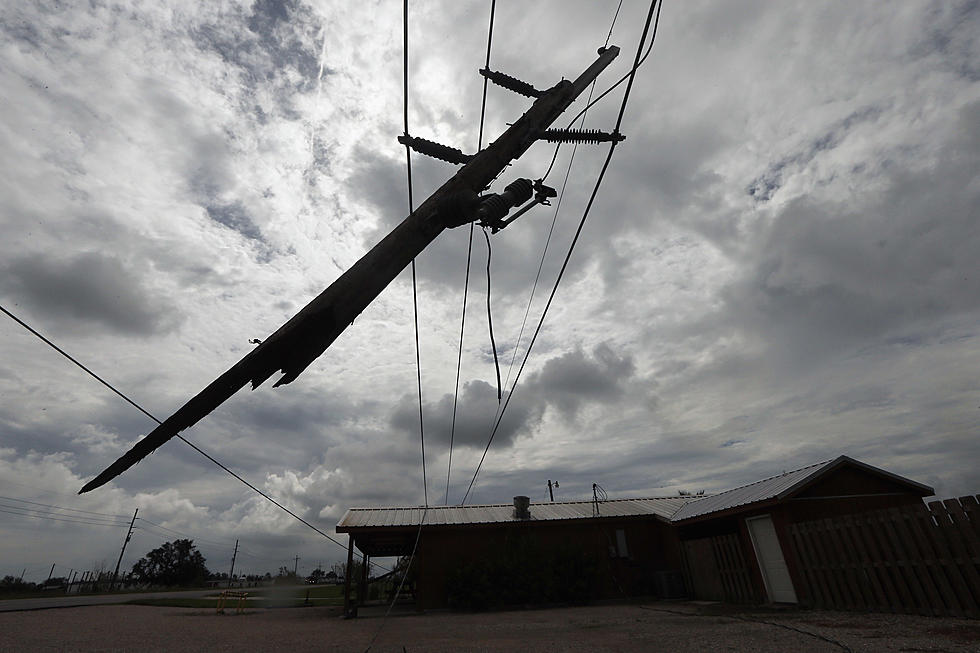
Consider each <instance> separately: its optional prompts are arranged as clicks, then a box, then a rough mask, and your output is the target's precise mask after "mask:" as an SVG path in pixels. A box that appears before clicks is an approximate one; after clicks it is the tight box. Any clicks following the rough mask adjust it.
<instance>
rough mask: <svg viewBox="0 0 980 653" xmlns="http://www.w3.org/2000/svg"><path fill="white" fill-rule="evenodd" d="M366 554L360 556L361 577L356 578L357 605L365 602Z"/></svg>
mask: <svg viewBox="0 0 980 653" xmlns="http://www.w3.org/2000/svg"><path fill="white" fill-rule="evenodd" d="M367 566H368V554H366V553H365V554H364V555H363V556H361V577H360V578H358V579H357V605H365V604H367Z"/></svg>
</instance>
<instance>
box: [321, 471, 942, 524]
mask: <svg viewBox="0 0 980 653" xmlns="http://www.w3.org/2000/svg"><path fill="white" fill-rule="evenodd" d="M845 463H847V464H851V465H856V466H857V467H860V468H863V469H865V470H868V471H870V472H872V473H877V474H881V475H884V476H886V477H888V478H891V479H893V480H895V481H898V482H900V483H905V484H908V485H910V486H911V487H914V488H918V489H919V490H920V491H921V492H922V494H923V495H929V494H933V493H934V491H933V489H932V488H931V487H929V486H927V485H923V484H921V483H917V482H916V481H912V480H909V479H907V478H904V477H902V476H899V475H897V474H893V473H892V472H888V471H885V470H883V469H879V468H877V467H873V466H871V465H868V464H867V463H862V462H861V461H859V460H854V459H853V458H849V457H847V456H839V457H837V458H834V459H832V460H825V461H823V462H819V463H816V464H813V465H807V466H806V467H801V468H800V469H795V470H793V471H791V472H785V473H783V474H780V475H779V476H773V477H770V478H766V479H763V480H761V481H756V482H755V483H749V484H748V485H743V486H741V487H737V488H734V489H732V490H726V491H725V492H721V493H720V494H715V495H709V496H705V497H697V496H684V497H680V496H678V497H654V498H650V499H615V500H612V501H602V502H600V503H599V514H600V516H601V517H633V516H637V517H638V516H643V515H653V516H656V517H659V518H661V519H663V520H665V521H671V522H677V521H682V520H685V519H691V518H694V517H701V516H703V515H707V514H710V513H714V512H721V511H723V510H728V509H731V508H737V507H739V506H745V505H749V504H752V503H758V502H762V501H768V500H772V499H784V498H786V496H788V495H790V494H792V493H793V492H795V491H796V490H798V489H800V488H801V487H802V486H803V485H805V484H806V483H807V482H809V481H811V480H813V478H814V477H816V476H818V475H819V474H821V473H823V472H824V471H827V470H829V469H830V468H833V467H836V466H837V465H839V464H845ZM592 508H593V503H592V501H562V502H557V503H532V504H531V521H553V520H563V519H585V518H591V517H593V512H592ZM423 510H424V508H422V507H421V506H412V507H407V508H351V509H350V510H348V511H347V514H345V515H344V517H343V519H341V520H340V523H339V524H337V528H338V530H339V529H341V528H344V529H347V528H370V527H381V526H396V527H397V526H418V525H419V520H421V519H422V513H423ZM513 512H514V506H513V505H512V504H509V503H498V504H491V505H482V506H432V507H430V508H429V509H428V513H427V514H426V517H425V523H426V524H427V525H434V526H435V525H455V524H495V523H505V522H512V521H516V520H515V519H514V517H513Z"/></svg>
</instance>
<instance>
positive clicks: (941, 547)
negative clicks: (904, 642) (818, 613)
mask: <svg viewBox="0 0 980 653" xmlns="http://www.w3.org/2000/svg"><path fill="white" fill-rule="evenodd" d="M790 535H791V537H792V540H793V544H794V546H795V548H796V552H797V557H798V559H799V561H800V565H801V572H802V573H801V576H802V577H801V578H800V581H801V582H802V583H804V584H805V585H806V588H805V589H806V591H805V595H806V596H807V597H809V602H810V603H812V604H813V605H815V606H817V607H822V608H835V609H845V610H877V611H892V612H904V613H910V612H917V613H920V614H932V615H950V616H973V617H978V616H980V503H978V501H977V497H975V496H966V497H960V498H959V499H947V500H946V501H933V502H932V503H930V504H929V505H928V506H925V505H913V506H905V507H902V508H889V509H886V510H877V511H873V512H868V513H864V514H859V515H848V516H844V517H837V518H829V519H818V520H813V521H807V522H798V523H796V524H793V525H792V526H791V528H790ZM736 544H737V542H736Z"/></svg>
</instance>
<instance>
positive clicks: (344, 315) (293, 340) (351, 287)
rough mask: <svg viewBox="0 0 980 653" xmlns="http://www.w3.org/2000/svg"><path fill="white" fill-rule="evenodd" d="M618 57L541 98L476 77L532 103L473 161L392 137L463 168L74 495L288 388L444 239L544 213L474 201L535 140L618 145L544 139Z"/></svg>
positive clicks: (528, 189) (511, 84) (612, 51)
mask: <svg viewBox="0 0 980 653" xmlns="http://www.w3.org/2000/svg"><path fill="white" fill-rule="evenodd" d="M618 54H619V48H618V47H616V46H610V47H606V48H600V50H599V57H598V58H597V59H596V60H595V61H594V62H593V63H592V65H591V66H589V67H588V68H587V69H586V70H585V71H584V72H583V73H582V74H581V75H579V77H578V79H576V80H575V81H574V82H572V81H568V80H565V79H563V80H562V81H560V82H558V83H557V84H555V85H554V86H553V87H551V88H550V89H548V90H546V91H539V90H537V89H535V88H534V87H533V86H531V85H530V84H527V83H525V82H521V81H520V80H517V79H514V78H513V77H509V76H507V75H504V74H502V73H499V72H494V71H490V70H481V71H480V72H481V74H482V75H484V76H485V77H487V78H488V79H490V80H491V81H493V82H494V83H497V84H499V85H501V86H504V87H506V88H508V89H510V90H513V91H515V92H517V93H521V94H523V95H527V96H529V97H534V98H536V99H535V101H534V104H532V105H531V108H530V109H528V110H527V112H525V113H524V115H523V116H521V117H520V118H518V119H517V121H515V122H514V123H513V124H512V125H511V126H510V127H509V128H508V129H507V130H506V131H505V132H504V133H503V134H502V135H501V136H500V137H499V138H498V139H497V140H496V141H494V142H493V143H491V144H490V145H489V146H487V148H486V149H484V150H482V151H480V152H479V153H477V154H475V155H472V156H470V155H466V154H463V153H462V152H461V151H459V150H456V149H453V148H449V147H446V146H444V145H439V144H438V143H432V142H431V141H426V140H424V139H419V138H412V137H411V136H409V135H408V134H404V135H403V136H401V137H399V141H401V142H402V143H405V144H406V145H408V146H410V147H413V148H415V149H417V150H419V151H420V152H422V153H424V154H429V155H431V156H435V157H437V158H441V159H444V160H446V161H450V162H452V163H456V164H465V165H463V167H462V168H461V169H460V170H459V171H458V172H457V173H456V174H455V175H454V176H453V177H452V178H451V179H449V181H447V182H446V183H444V184H443V185H442V186H441V187H440V188H439V189H438V190H436V191H435V192H434V193H433V194H432V195H431V196H430V197H429V198H428V199H427V200H425V202H423V203H422V204H421V205H420V206H419V207H418V208H417V209H415V211H413V212H412V214H411V215H409V216H408V217H407V218H405V220H404V221H403V222H402V223H401V224H399V225H398V226H397V227H395V228H394V230H392V232H391V233H389V234H388V235H387V236H385V237H384V239H383V240H382V241H381V242H379V243H378V244H377V245H375V246H374V247H373V248H372V249H371V251H369V252H368V253H367V254H365V255H364V256H363V257H362V258H361V259H360V260H359V261H357V263H355V264H354V265H353V266H351V268H350V269H349V270H347V271H346V272H345V273H344V274H343V275H341V276H340V278H338V279H337V280H336V281H334V282H333V283H332V284H331V285H330V286H329V287H328V288H327V289H326V290H324V291H323V292H322V293H320V295H319V296H317V297H316V298H315V299H313V301H311V302H310V303H309V304H307V305H306V307H304V308H303V310H301V311H300V312H299V313H297V314H296V315H295V316H293V317H292V318H291V319H290V320H289V321H288V322H286V323H285V324H284V325H282V326H281V327H279V329H278V330H276V331H275V332H274V333H273V334H272V335H270V336H269V337H268V338H266V339H265V340H264V341H263V342H261V343H260V344H259V345H258V346H257V347H256V348H255V349H253V350H252V351H251V352H249V353H248V354H247V355H246V356H245V357H244V358H242V359H241V360H240V361H239V362H238V363H236V364H235V365H234V366H232V367H231V368H230V369H229V370H228V371H227V372H225V373H224V374H222V375H221V376H219V377H218V378H217V379H215V380H214V381H213V382H212V383H211V384H210V385H208V386H207V387H206V388H204V390H202V391H201V392H199V393H198V394H197V395H196V396H194V397H193V398H192V399H191V400H190V401H188V402H187V403H186V404H184V405H183V406H182V407H181V408H180V409H178V410H177V412H175V413H174V414H173V415H171V416H170V417H168V418H167V419H166V420H164V421H163V422H162V423H161V424H160V425H159V426H157V427H156V428H155V429H153V431H151V432H150V433H149V434H148V435H147V436H146V437H144V438H143V439H142V440H140V441H139V442H137V443H136V445H135V446H134V447H133V448H132V449H130V450H129V451H128V452H126V453H125V454H124V455H123V456H121V457H120V458H119V459H118V460H117V461H116V462H114V463H113V464H112V465H110V466H109V467H108V468H107V469H105V470H104V471H103V472H102V473H101V474H99V475H98V476H97V477H95V478H94V479H93V480H91V481H89V482H88V483H87V484H85V486H84V487H82V489H81V491H80V492H79V493H80V494H81V493H82V492H88V491H89V490H94V489H95V488H97V487H99V486H101V485H104V484H105V483H108V482H109V481H111V480H112V479H113V478H115V477H116V476H118V475H119V474H121V473H122V472H124V471H126V470H127V469H129V468H130V467H131V466H133V465H135V464H136V463H138V462H139V461H140V460H142V459H143V458H144V457H146V456H147V455H149V454H150V453H152V452H153V451H154V450H155V449H156V448H157V447H159V446H160V445H162V444H163V443H165V442H167V441H168V440H170V439H171V438H172V437H174V436H176V435H177V434H178V433H179V432H180V431H182V430H184V429H186V428H188V427H190V426H192V425H194V424H196V423H197V422H198V421H199V420H201V419H202V418H204V417H205V416H206V415H208V414H209V413H210V412H211V411H213V410H214V409H215V408H217V407H218V406H220V405H221V404H222V403H223V402H224V401H226V400H227V399H228V398H230V397H231V396H232V395H234V394H235V393H236V392H238V391H239V390H240V389H241V388H243V387H244V386H245V385H246V384H249V383H251V385H252V388H253V389H254V388H256V387H258V386H259V385H261V384H262V383H264V382H265V381H266V380H268V379H269V377H271V376H272V375H273V374H276V373H277V372H280V371H281V372H282V373H283V376H282V377H280V378H279V380H278V381H276V383H275V386H280V385H283V384H286V383H290V382H292V381H293V380H294V379H296V377H297V376H299V375H300V374H301V373H302V372H303V370H305V369H306V368H307V367H308V366H309V365H310V364H311V363H312V362H313V361H314V360H315V359H316V358H317V357H318V356H320V354H322V353H323V352H324V351H326V349H327V347H329V346H330V345H331V343H333V341H334V340H336V339H337V337H338V336H339V335H340V334H341V333H343V331H344V330H345V329H346V328H347V326H348V325H350V324H351V323H352V322H353V321H354V318H356V317H357V316H358V315H360V314H361V312H362V311H363V310H364V309H365V308H367V306H368V304H370V303H371V302H372V301H373V300H374V299H375V298H376V297H377V296H378V295H379V294H380V293H381V291H382V290H384V289H385V288H386V287H387V286H388V284H390V283H391V282H392V281H393V280H394V279H395V277H397V276H398V274H399V273H400V272H401V271H402V270H403V269H405V267H406V266H407V265H408V264H409V263H410V262H411V261H412V260H413V259H415V257H417V256H418V255H419V254H420V253H421V252H422V250H424V249H425V248H426V246H427V245H429V243H431V242H432V241H433V240H434V239H435V238H436V236H438V235H439V234H440V233H442V231H443V230H444V229H446V228H449V227H458V226H461V225H464V224H466V223H468V222H475V221H478V220H479V221H480V223H481V224H483V225H485V226H488V227H490V228H491V230H493V231H497V230H499V229H501V228H503V227H504V226H506V225H507V224H508V223H509V222H512V221H513V219H514V217H516V216H513V217H511V218H510V219H508V220H504V217H505V216H506V215H507V213H508V211H509V210H510V209H511V208H516V207H518V206H520V205H521V204H525V203H527V202H528V200H530V199H531V193H532V189H536V190H537V191H538V192H537V197H536V198H535V200H534V202H535V203H547V198H548V197H551V196H553V195H554V190H552V189H547V188H546V187H544V186H543V185H542V184H541V183H540V182H539V183H537V184H535V185H534V186H532V183H531V182H530V181H529V180H526V179H518V180H517V181H515V182H513V183H511V184H510V185H509V186H508V187H507V189H506V190H505V191H504V192H503V193H499V194H487V195H481V193H483V192H484V191H485V190H486V189H487V188H488V187H489V186H490V184H491V183H492V182H493V181H494V179H496V178H497V176H498V175H499V174H500V173H501V172H503V171H504V169H505V168H506V167H507V166H508V165H510V163H511V161H513V160H514V159H517V158H519V157H520V156H521V155H522V154H524V152H526V151H527V149H528V148H530V147H531V145H532V144H534V143H535V142H536V141H538V140H539V139H545V140H550V141H553V142H554V141H579V142H600V141H618V140H622V139H623V136H622V135H621V134H618V133H617V134H602V133H599V132H593V131H586V132H582V131H579V132H566V131H562V130H549V129H548V127H550V126H551V124H552V123H553V122H554V121H555V120H557V119H558V117H559V116H561V114H562V112H564V111H565V109H567V108H568V107H569V106H570V105H571V104H572V102H573V101H574V100H575V99H576V98H577V97H578V96H579V95H580V94H581V93H582V92H583V91H584V90H585V89H586V88H588V86H589V84H591V83H592V82H593V81H594V80H595V78H596V77H597V76H598V75H599V73H600V72H602V71H603V70H604V69H605V68H606V67H607V66H608V65H609V64H610V63H612V61H613V59H615V58H616V56H617V55H618ZM530 206H531V205H530V204H528V205H527V206H526V207H525V208H524V209H522V211H519V212H518V214H520V213H522V212H523V210H526V209H527V208H529V207H530Z"/></svg>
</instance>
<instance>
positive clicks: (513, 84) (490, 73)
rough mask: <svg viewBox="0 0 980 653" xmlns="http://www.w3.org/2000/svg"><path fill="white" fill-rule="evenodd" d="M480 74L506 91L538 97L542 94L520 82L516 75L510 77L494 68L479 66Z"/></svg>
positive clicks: (542, 92)
mask: <svg viewBox="0 0 980 653" xmlns="http://www.w3.org/2000/svg"><path fill="white" fill-rule="evenodd" d="M480 74H481V75H483V76H484V77H486V78H487V79H489V80H490V81H491V82H493V83H494V84H496V85H497V86H503V87H504V88H506V89H507V90H508V91H514V92H515V93H518V94H520V95H524V96H526V97H533V98H539V97H541V96H542V95H544V91H539V90H538V89H536V88H534V87H533V86H531V85H530V84H528V83H527V82H522V81H521V80H519V79H517V78H516V77H511V76H510V75H506V74H504V73H501V72H497V71H496V70H490V69H489V68H481V69H480Z"/></svg>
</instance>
